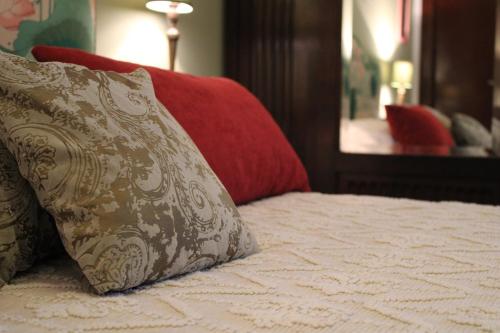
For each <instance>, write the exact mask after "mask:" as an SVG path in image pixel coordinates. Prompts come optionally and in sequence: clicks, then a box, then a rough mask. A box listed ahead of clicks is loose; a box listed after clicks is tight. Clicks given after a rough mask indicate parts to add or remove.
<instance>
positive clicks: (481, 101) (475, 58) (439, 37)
mask: <svg viewBox="0 0 500 333" xmlns="http://www.w3.org/2000/svg"><path fill="white" fill-rule="evenodd" d="M496 3H497V0H481V1H471V0H424V2H423V4H424V10H423V14H424V15H423V22H422V23H423V34H422V35H423V39H422V79H421V94H422V96H421V99H422V102H424V103H425V104H429V105H433V106H435V107H436V108H437V109H439V110H441V111H443V112H445V113H446V114H448V115H452V114H454V113H457V112H461V113H465V114H469V115H471V116H473V117H475V118H476V119H478V120H479V121H480V122H481V123H483V124H484V125H485V126H486V127H487V128H490V126H491V118H492V110H493V76H494V74H493V73H494V48H495V25H496Z"/></svg>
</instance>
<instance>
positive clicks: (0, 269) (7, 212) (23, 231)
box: [0, 143, 61, 286]
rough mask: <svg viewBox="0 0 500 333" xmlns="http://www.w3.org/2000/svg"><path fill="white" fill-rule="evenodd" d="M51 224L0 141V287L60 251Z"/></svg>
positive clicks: (55, 233) (52, 224) (50, 220)
mask: <svg viewBox="0 0 500 333" xmlns="http://www.w3.org/2000/svg"><path fill="white" fill-rule="evenodd" d="M60 249H61V247H60V241H59V237H58V236H57V231H56V230H55V228H54V223H53V220H52V219H51V218H49V216H48V214H47V213H46V212H45V211H42V210H41V209H40V207H39V205H38V202H37V199H36V197H35V193H34V192H33V190H32V189H31V188H30V187H29V184H28V183H27V182H26V180H24V179H23V178H22V177H21V175H20V174H19V170H18V168H17V164H16V161H15V160H14V157H13V156H12V155H11V153H10V152H9V151H8V150H7V148H6V147H5V146H4V145H3V144H1V143H0V286H2V285H3V284H5V283H8V282H9V281H10V279H11V278H12V277H13V276H14V275H15V274H16V273H17V272H19V271H23V270H26V269H28V268H30V267H31V265H32V264H33V262H34V261H35V260H36V259H38V258H44V257H47V256H51V255H53V254H56V253H59V252H60Z"/></svg>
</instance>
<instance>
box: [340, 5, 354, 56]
mask: <svg viewBox="0 0 500 333" xmlns="http://www.w3.org/2000/svg"><path fill="white" fill-rule="evenodd" d="M352 1H353V0H344V2H343V4H342V55H343V56H344V58H345V59H351V57H352V36H353V2H352Z"/></svg>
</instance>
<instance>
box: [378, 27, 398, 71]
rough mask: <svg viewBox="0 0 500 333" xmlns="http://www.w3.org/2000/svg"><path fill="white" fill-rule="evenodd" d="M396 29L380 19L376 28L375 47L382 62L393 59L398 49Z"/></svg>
mask: <svg viewBox="0 0 500 333" xmlns="http://www.w3.org/2000/svg"><path fill="white" fill-rule="evenodd" d="M396 35H397V34H396V33H395V31H394V28H393V27H391V26H390V25H389V23H388V21H386V20H385V19H383V18H382V19H380V20H379V21H378V22H377V25H376V26H375V36H374V38H375V46H376V48H377V55H378V57H379V58H380V60H383V61H389V60H391V59H392V57H393V55H394V52H395V51H396V47H397V45H398V44H397V38H396Z"/></svg>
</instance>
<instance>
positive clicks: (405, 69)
mask: <svg viewBox="0 0 500 333" xmlns="http://www.w3.org/2000/svg"><path fill="white" fill-rule="evenodd" d="M412 83H413V64H412V63H411V62H409V61H396V62H394V67H393V70H392V86H393V87H394V88H405V89H411V87H412Z"/></svg>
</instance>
